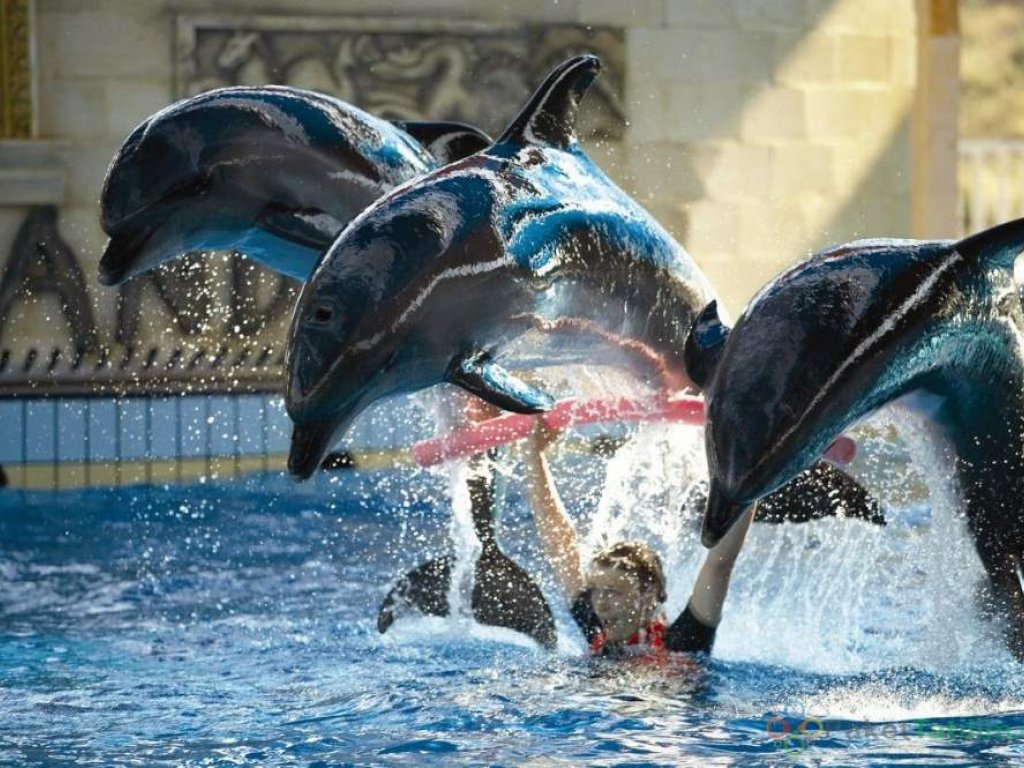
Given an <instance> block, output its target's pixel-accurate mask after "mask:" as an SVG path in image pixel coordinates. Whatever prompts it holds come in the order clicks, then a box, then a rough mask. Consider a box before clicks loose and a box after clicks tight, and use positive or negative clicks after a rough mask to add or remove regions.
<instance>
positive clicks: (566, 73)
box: [495, 56, 601, 149]
mask: <svg viewBox="0 0 1024 768" xmlns="http://www.w3.org/2000/svg"><path fill="white" fill-rule="evenodd" d="M600 69H601V62H600V61H598V59H597V57H596V56H576V57H574V58H572V59H568V60H567V61H564V62H562V63H561V64H559V65H558V66H557V67H555V69H554V70H552V72H551V74H549V75H548V78H547V80H545V81H544V82H543V83H542V84H541V86H540V87H539V88H538V89H537V91H536V92H535V93H534V94H533V96H532V97H530V100H529V101H528V102H527V103H526V106H525V107H523V110H522V111H521V112H520V113H519V115H518V116H517V117H516V119H515V120H513V121H512V123H511V125H509V127H508V128H507V129H505V132H504V133H503V134H502V135H501V138H499V139H498V140H497V141H496V142H495V144H519V145H522V144H546V145H549V146H553V147H560V148H562V149H565V148H566V147H568V146H569V145H570V144H572V143H574V142H575V141H576V115H577V113H578V112H579V106H580V99H582V98H583V94H584V93H586V92H587V88H589V87H590V84H591V83H592V82H594V78H595V77H597V73H598V72H599V71H600Z"/></svg>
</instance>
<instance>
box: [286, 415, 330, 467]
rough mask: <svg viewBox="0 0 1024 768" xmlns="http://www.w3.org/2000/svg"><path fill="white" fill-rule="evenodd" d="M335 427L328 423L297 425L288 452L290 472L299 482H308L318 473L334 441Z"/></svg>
mask: <svg viewBox="0 0 1024 768" xmlns="http://www.w3.org/2000/svg"><path fill="white" fill-rule="evenodd" d="M334 433H335V426H334V424H330V423H327V422H314V423H311V424H296V425H295V428H294V429H293V430H292V445H291V449H290V450H289V451H288V472H289V474H291V476H292V477H294V478H295V479H297V480H308V479H309V478H310V477H312V475H313V473H314V472H316V470H317V467H319V466H320V462H321V461H322V460H323V458H324V456H325V455H326V454H327V451H328V449H330V447H331V443H332V442H333V440H334Z"/></svg>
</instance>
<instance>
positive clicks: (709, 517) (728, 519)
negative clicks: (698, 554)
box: [700, 478, 750, 549]
mask: <svg viewBox="0 0 1024 768" xmlns="http://www.w3.org/2000/svg"><path fill="white" fill-rule="evenodd" d="M749 506H750V505H749V504H737V503H736V502H735V501H733V500H732V499H730V498H729V497H728V496H726V495H725V492H724V491H723V490H722V486H721V485H720V484H719V483H718V482H717V481H716V480H715V479H714V478H712V480H711V487H710V488H709V489H708V503H707V507H705V509H704V525H703V527H702V528H701V532H700V540H701V543H702V544H703V545H704V546H705V547H708V548H709V549H710V548H711V547H713V546H715V545H716V544H717V543H718V542H719V541H721V540H722V537H723V536H725V534H727V533H728V532H729V529H730V528H732V526H733V524H734V523H735V522H736V521H737V520H739V519H740V518H741V517H742V516H743V513H744V512H745V511H746V510H747V508H748V507H749Z"/></svg>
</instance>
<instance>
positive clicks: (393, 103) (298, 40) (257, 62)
mask: <svg viewBox="0 0 1024 768" xmlns="http://www.w3.org/2000/svg"><path fill="white" fill-rule="evenodd" d="M175 47H176V61H175V63H176V66H175V79H176V82H175V86H176V91H177V93H178V95H179V96H187V95H192V94H195V93H199V92H200V91H204V90H209V89H211V88H217V87H221V86H225V85H261V84H265V83H279V84H285V85H294V86H297V87H302V88H311V89H313V90H318V91H323V92H326V93H331V94H334V95H336V96H339V97H341V98H343V99H345V100H346V101H349V102H352V103H353V104H356V105H357V106H360V107H362V108H364V109H366V110H367V111H369V112H372V113H373V114H376V115H379V116H381V117H385V118H389V119H400V120H416V119H431V120H463V121H465V122H468V123H472V124H474V125H478V126H480V127H481V128H483V129H484V130H486V131H489V132H491V133H494V132H497V131H500V130H501V129H502V128H503V127H504V126H505V124H506V123H507V122H508V120H509V119H510V118H511V117H512V116H513V114H514V113H515V111H516V110H517V109H518V108H519V107H520V105H521V104H522V103H523V102H524V101H525V100H526V98H527V97H528V96H529V95H530V93H532V92H533V89H534V88H535V87H536V86H537V85H538V84H539V83H540V82H541V81H542V80H543V79H544V76H545V75H546V74H547V73H548V72H549V71H550V70H551V69H552V68H553V67H554V66H555V65H556V64H558V63H559V62H560V61H562V60H563V59H565V58H568V57H569V56H572V55H574V54H578V53H584V52H590V53H596V54H597V55H599V56H600V57H601V62H602V64H603V65H604V71H603V72H602V75H601V77H600V78H599V79H598V80H597V82H596V83H595V84H594V87H593V88H592V89H591V91H590V93H589V94H588V96H587V101H586V106H585V107H584V110H583V113H582V115H581V117H582V120H581V123H582V124H581V133H582V135H584V136H588V137H599V138H610V139H618V138H620V137H621V136H622V134H623V131H624V128H625V118H624V114H623V110H622V89H623V83H624V72H623V68H624V36H623V31H622V30H621V29H616V28H611V27H584V26H574V25H544V26H540V25H508V24H490V23H480V22H457V21H448V20H441V19H438V20H427V19H409V20H395V19H373V18H355V17H316V18H310V17H295V18H291V17H284V16H192V15H181V16H179V17H178V20H177V36H176V46H175Z"/></svg>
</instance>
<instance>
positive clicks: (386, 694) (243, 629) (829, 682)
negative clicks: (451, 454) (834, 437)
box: [0, 429, 1024, 766]
mask: <svg viewBox="0 0 1024 768" xmlns="http://www.w3.org/2000/svg"><path fill="white" fill-rule="evenodd" d="M666 439H667V437H666V434H663V433H662V432H659V431H658V430H654V429H651V430H649V434H647V435H646V436H644V439H642V440H641V441H640V443H639V444H640V446H641V447H640V448H637V447H635V446H634V447H631V446H627V447H626V448H625V449H623V452H621V454H622V455H621V456H620V459H618V460H616V461H615V462H613V463H612V465H611V467H610V468H609V469H608V471H607V473H606V472H605V471H604V470H603V468H602V467H601V466H600V465H599V464H595V462H593V461H586V462H584V461H577V462H576V464H577V465H578V466H575V467H574V470H575V471H573V472H571V473H570V472H566V471H562V472H561V473H560V477H562V478H565V479H564V480H563V481H562V482H563V489H564V490H565V492H566V495H567V496H569V497H570V498H571V499H573V500H574V502H573V503H574V505H575V506H576V507H578V509H579V510H582V512H583V513H584V514H583V516H584V517H585V518H588V519H589V522H590V526H589V530H590V533H589V535H588V537H587V541H588V544H589V545H590V546H595V547H596V546H598V545H599V544H600V542H601V540H602V538H603V537H614V536H617V535H642V536H645V537H648V538H651V539H653V540H654V541H656V542H658V544H659V546H660V548H661V549H662V551H663V553H664V554H665V556H666V559H667V560H668V566H669V572H670V574H671V577H670V578H671V582H672V583H671V585H670V586H671V587H672V590H671V591H672V596H671V598H670V607H671V608H672V609H673V610H678V608H679V607H680V606H681V605H682V603H683V601H684V600H685V598H686V594H687V591H688V588H689V585H690V583H691V580H692V575H693V572H694V569H695V568H696V565H697V563H698V557H699V554H698V549H697V545H696V536H695V526H694V521H693V520H692V519H685V518H680V516H679V515H678V514H676V511H675V510H676V509H677V508H678V503H679V499H680V498H681V497H682V494H683V492H684V491H685V488H684V487H682V486H683V484H682V483H681V482H677V483H675V484H673V483H672V482H669V483H667V484H666V483H664V482H661V483H658V482H651V479H652V478H658V477H662V478H664V477H665V476H666V475H671V476H673V477H674V476H675V475H677V474H678V471H679V465H678V462H676V463H675V464H673V465H672V466H667V465H665V464H664V459H662V458H659V457H661V456H663V455H665V454H666V453H670V452H669V451H666V450H665V448H664V446H663V445H661V444H660V443H659V441H663V440H666ZM673 439H675V440H678V436H677V437H676V438H673ZM686 439H687V440H692V438H690V437H688V438H686ZM652 443H654V444H655V446H654V447H657V448H658V450H652ZM673 444H674V445H678V443H677V442H676V443H673ZM690 447H691V448H692V447H693V446H692V444H691V446H690ZM691 453H692V451H691ZM684 463H685V462H684ZM564 469H565V463H563V470H564ZM868 469H870V468H868ZM882 474H885V473H884V472H883V473H882ZM901 478H902V479H900V480H899V481H898V482H897V484H896V485H895V486H894V487H893V489H891V494H890V495H891V497H892V498H893V499H897V500H898V499H902V498H905V497H904V496H901V495H900V491H901V488H903V486H905V485H906V483H908V482H909V481H908V480H907V479H906V476H905V474H904V475H901ZM900 483H902V484H903V485H900ZM638 484H639V485H641V486H643V487H638ZM675 486H679V487H675ZM594 489H598V490H597V491H595V490H594ZM624 499H629V504H628V505H626V504H625V503H624V501H623V500H624ZM937 499H938V500H937ZM627 506H628V510H629V511H624V510H625V509H626V508H627ZM946 506H948V504H947V503H946V502H945V501H942V499H941V494H936V493H935V492H934V489H933V496H932V498H931V499H930V501H929V503H928V504H927V505H916V506H915V505H913V504H909V503H905V504H904V506H902V507H901V508H899V509H895V510H890V511H889V515H890V518H891V522H890V525H889V526H888V527H887V528H884V529H880V528H871V527H868V526H866V525H862V524H860V523H857V522H853V521H835V520H830V521H825V522H821V523H816V524H812V525H806V526H787V527H770V526H759V527H757V528H756V529H755V531H754V533H753V534H752V537H751V541H750V544H749V548H748V551H746V552H745V553H744V556H743V558H742V559H741V563H740V565H739V567H738V569H737V573H736V576H735V581H734V591H733V594H732V595H731V596H730V601H729V604H728V606H727V610H726V615H725V620H724V622H723V624H722V626H721V628H720V630H719V640H718V646H717V654H716V658H715V660H714V661H713V663H712V664H711V666H710V668H709V669H707V670H704V671H700V672H695V671H693V670H692V669H689V668H687V667H685V666H682V665H676V666H674V667H670V668H663V667H655V666H650V665H645V664H639V663H630V664H627V663H618V664H615V663H609V662H601V661H593V660H587V659H586V658H584V657H583V655H582V648H581V645H580V642H579V640H578V639H577V637H576V636H575V635H574V633H573V632H572V631H571V626H570V624H569V623H568V619H567V615H566V611H565V606H564V605H563V602H562V601H561V600H559V599H558V598H557V595H556V594H555V593H554V592H553V591H552V590H551V588H550V582H548V583H547V584H546V592H547V594H548V595H549V596H550V597H551V598H552V603H553V605H554V606H555V608H556V613H557V615H558V619H559V623H560V626H561V627H562V631H563V636H562V638H561V642H560V650H559V652H558V653H554V654H549V653H545V652H542V651H539V650H536V649H535V648H534V647H532V646H531V645H530V644H529V642H526V641H521V640H519V639H517V638H516V637H515V636H514V635H511V634H508V633H505V634H503V633H501V632H499V631H496V630H488V629H485V628H481V627H478V626H474V625H472V624H471V623H470V622H467V621H465V620H459V619H449V620H440V619H431V620H418V621H411V622H410V621H405V622H403V623H399V624H398V625H396V627H395V629H394V630H393V632H392V635H389V636H387V637H381V636H379V635H378V634H377V632H376V629H375V617H376V609H377V605H378V604H379V602H380V600H381V598H382V597H383V595H384V594H385V593H386V591H387V589H388V585H389V584H390V583H391V582H392V581H393V579H394V577H395V576H396V575H397V574H398V573H400V572H401V571H402V570H404V569H407V568H409V567H411V566H413V565H415V564H417V563H418V562H420V561H422V560H424V559H426V558H427V557H428V556H429V555H433V554H436V553H438V552H439V551H441V550H442V549H443V548H444V546H445V542H446V540H447V525H448V523H447V520H448V508H449V502H448V501H447V481H446V480H445V478H443V477H441V476H439V475H421V476H418V477H416V478H413V479H410V476H409V475H406V474H400V473H390V474H389V473H380V474H375V475H364V474H358V473H350V474H345V475H340V476H336V478H335V479H334V480H333V481H332V480H329V479H327V478H323V477H321V478H319V479H318V480H317V481H315V482H314V483H311V484H308V485H303V486H296V485H293V484H292V483H290V482H289V481H287V480H285V479H284V478H282V477H278V476H270V477H264V478H255V479H252V480H248V481H245V482H237V483H217V482H212V483H209V484H200V485H195V486H191V487H171V488H133V489H118V490H92V491H85V492H67V493H62V494H47V493H38V494H35V493H32V494H25V493H20V492H7V493H4V494H2V495H0V540H2V542H3V549H2V551H0V708H2V712H3V716H2V717H0V762H3V763H6V764H48V765H63V764H69V765H70V764H97V765H115V764H138V765H183V764H184V765H284V764H296V763H298V764H304V765H320V766H328V765H349V764H393V765H426V764H439V765H477V764H487V765H520V764H529V763H535V764H541V765H560V764H566V765H569V764H572V765H577V764H591V765H678V764H694V765H710V764H715V765H718V764H721V765H732V764H750V765H754V764H766V765H767V764H773V765H791V764H796V765H804V764H808V765H809V764H814V765H850V764H863V765H897V764H898V765H924V764H927V765H974V764H978V763H992V764H1006V765H1011V764H1018V763H1019V762H1022V761H1024V675H1022V674H1021V669H1020V667H1019V666H1018V665H1017V664H1015V663H1014V662H1012V661H1011V660H1010V659H1009V657H1008V656H1007V654H1006V653H1005V651H1003V650H1002V649H1001V648H1000V646H999V643H998V642H996V641H995V640H994V639H993V635H994V631H993V628H992V627H990V626H988V625H987V624H986V623H985V622H984V621H982V620H980V619H979V618H977V617H975V616H974V615H973V612H972V609H971V606H972V605H973V597H974V591H975V589H976V588H977V580H978V576H979V574H980V567H979V566H978V564H977V562H976V559H975V558H974V556H973V553H972V550H971V546H970V544H969V543H968V542H967V541H966V539H965V537H964V534H963V530H962V523H961V522H959V521H958V520H957V519H956V518H955V516H953V515H951V514H948V510H945V507H946ZM508 509H509V511H508V512H507V513H506V516H505V519H504V521H503V532H502V539H503V541H504V542H505V545H506V549H508V550H509V551H510V553H511V554H513V555H514V556H515V557H516V558H517V559H519V560H520V561H522V562H523V563H525V564H527V565H529V567H530V568H531V569H532V570H534V571H537V572H540V573H542V574H543V572H544V571H543V569H542V568H539V567H538V566H537V559H536V554H537V553H536V550H535V540H534V538H533V536H532V533H531V532H530V528H529V525H528V521H527V520H526V519H525V517H524V515H523V510H522V506H521V500H520V499H519V497H518V491H517V489H516V487H515V483H514V482H511V483H510V484H509V497H508ZM801 731H803V732H804V733H805V734H806V735H801ZM786 733H788V734H789V735H788V736H783V734H786Z"/></svg>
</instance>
